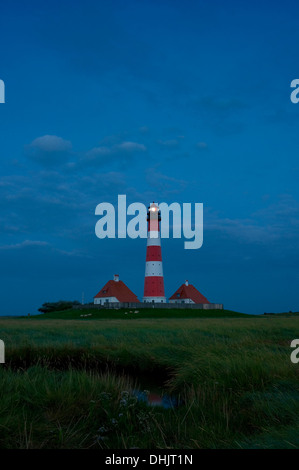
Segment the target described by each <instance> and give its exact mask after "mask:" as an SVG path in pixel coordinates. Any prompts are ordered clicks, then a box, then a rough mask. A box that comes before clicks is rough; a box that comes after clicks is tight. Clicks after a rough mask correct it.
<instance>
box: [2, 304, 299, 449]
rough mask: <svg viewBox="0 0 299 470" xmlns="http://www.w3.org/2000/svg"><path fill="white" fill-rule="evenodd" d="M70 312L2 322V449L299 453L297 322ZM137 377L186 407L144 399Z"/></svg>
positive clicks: (291, 320) (276, 319) (289, 318)
mask: <svg viewBox="0 0 299 470" xmlns="http://www.w3.org/2000/svg"><path fill="white" fill-rule="evenodd" d="M116 313H117V314H120V313H122V312H116ZM188 313H189V312H188ZM71 314H72V315H74V312H72V313H70V312H65V313H64V315H65V318H68V321H67V322H66V321H64V320H63V319H59V318H56V319H55V318H53V319H51V320H50V319H47V318H45V317H44V316H43V317H40V318H24V319H5V320H4V319H3V320H0V338H1V339H3V340H4V341H5V344H6V365H5V367H1V369H0V383H1V392H0V394H1V400H0V446H1V447H2V448H3V447H13V448H16V447H17V448H18V447H34V448H37V447H51V448H53V447H62V448H66V447H70V448H74V447H83V448H89V447H108V448H124V447H125V448H130V447H140V448H158V447H160V448H166V447H169V448H219V447H241V448H245V447H257V448H258V447H263V448H264V447H266V448H271V447H282V448H285V447H291V448H293V447H299V438H298V436H299V433H298V430H299V429H298V425H297V422H298V413H299V387H298V372H299V366H298V365H297V364H292V363H291V361H290V352H291V350H290V342H291V340H292V339H294V338H298V337H299V317H291V316H289V317H285V318H276V317H258V318H257V317H243V316H240V318H232V317H230V318H213V317H212V318H211V317H210V318H204V317H198V316H197V317H195V318H192V317H191V318H169V317H168V318H163V317H158V316H155V317H154V318H137V319H136V318H135V317H132V316H131V317H129V318H127V317H124V316H123V317H122V319H121V318H119V319H117V318H115V317H114V316H113V318H112V319H109V320H108V319H107V318H106V319H104V318H100V317H98V318H97V319H93V318H92V317H91V318H90V317H88V318H85V317H84V318H81V317H80V312H76V313H75V314H76V315H78V317H76V319H72V318H70V317H69V315H71ZM60 316H62V317H63V314H60ZM152 316H153V315H152ZM111 317H112V315H110V318H111ZM124 373H125V374H126V375H128V374H129V376H130V377H131V379H130V378H127V377H126V376H124V375H123V374H124ZM134 380H135V381H138V382H140V383H142V384H145V385H147V383H153V384H156V386H157V387H159V386H160V385H161V384H162V383H164V388H166V389H167V390H168V391H169V392H172V393H176V394H179V395H180V397H181V399H182V400H183V404H182V406H180V407H178V408H176V409H170V410H164V409H161V408H149V407H147V406H146V405H145V404H143V403H141V402H136V400H135V399H134V398H133V397H132V396H131V395H130V394H128V393H127V392H129V391H130V390H131V389H132V388H134V387H135V385H134ZM146 388H147V387H146Z"/></svg>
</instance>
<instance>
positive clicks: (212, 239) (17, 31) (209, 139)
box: [0, 0, 299, 315]
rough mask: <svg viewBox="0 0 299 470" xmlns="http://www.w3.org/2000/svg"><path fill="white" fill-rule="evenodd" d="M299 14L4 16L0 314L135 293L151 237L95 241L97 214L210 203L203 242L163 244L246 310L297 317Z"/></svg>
mask: <svg viewBox="0 0 299 470" xmlns="http://www.w3.org/2000/svg"><path fill="white" fill-rule="evenodd" d="M298 18H299V4H298V2H295V1H288V0H287V1H285V2H281V1H263V2H261V1H251V2H248V1H246V2H245V1H239V0H238V1H232V0H228V1H226V2H224V1H213V0H212V1H209V2H208V1H205V2H203V1H188V0H187V1H184V2H183V1H176V0H171V1H170V0H169V1H165V0H159V1H156V0H150V1H144V0H143V1H132V0H126V1H120V0H115V1H113V2H112V1H102V0H98V1H91V0H85V1H74V0H72V1H68V0H64V1H62V0H60V1H57V0H51V2H50V1H44V2H37V1H36V2H35V1H30V0H29V1H26V2H24V1H19V2H18V1H13V0H12V1H10V2H5V4H1V15H0V39H1V48H0V79H2V80H4V82H5V86H6V103H5V104H0V208H1V211H0V237H1V239H0V240H1V245H0V266H1V269H0V275H1V302H0V314H2V315H5V314H26V313H28V312H31V313H34V312H36V309H37V308H38V307H39V306H40V305H41V304H42V303H43V302H45V301H56V300H59V299H78V300H81V296H82V292H84V295H85V300H86V301H91V300H92V297H93V296H94V295H95V294H96V293H97V292H98V290H99V289H100V288H101V287H102V286H103V285H104V284H105V283H106V281H107V280H108V279H111V278H112V276H113V274H114V273H119V274H120V278H121V279H122V280H123V281H124V282H126V283H127V284H128V286H129V287H130V288H131V289H132V290H133V291H134V293H135V294H136V295H137V296H138V297H139V299H141V298H142V294H143V279H144V278H143V276H144V268H145V251H146V241H145V240H143V239H139V240H130V239H115V240H107V239H106V240H99V239H98V238H97V237H96V236H95V224H96V221H97V217H96V216H95V207H96V205H97V204H99V203H101V202H106V201H107V202H110V203H112V204H114V205H115V204H116V203H117V196H118V194H126V195H127V200H128V203H131V202H142V203H144V204H147V205H148V203H149V202H151V201H153V200H155V201H157V202H162V201H163V202H167V203H171V202H178V203H180V204H181V203H183V202H191V203H195V202H201V203H203V205H204V242H203V246H202V248H200V249H199V250H184V243H183V240H172V239H170V240H162V254H163V262H164V275H165V288H166V295H167V297H169V296H170V295H172V294H173V292H174V291H175V290H176V289H177V287H178V286H179V285H180V284H182V282H184V280H185V279H189V282H190V283H192V284H194V285H195V286H196V287H197V288H198V289H199V290H200V291H201V292H202V293H203V295H205V296H206V297H207V298H208V299H209V300H210V301H212V302H221V303H224V306H225V307H226V308H229V309H233V310H238V311H242V312H247V313H263V312H265V311H266V312H271V311H272V312H279V311H289V310H293V311H294V310H299V297H298V284H299V275H298V261H299V238H298V235H299V190H298V179H299V163H298V150H299V139H298V127H299V103H298V105H296V104H293V103H291V101H290V93H291V88H290V83H291V81H292V80H293V79H295V78H299V69H298V44H299V28H298Z"/></svg>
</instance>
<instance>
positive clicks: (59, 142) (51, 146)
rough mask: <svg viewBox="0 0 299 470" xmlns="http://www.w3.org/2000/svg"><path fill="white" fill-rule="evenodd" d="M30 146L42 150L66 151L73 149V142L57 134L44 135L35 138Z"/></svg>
mask: <svg viewBox="0 0 299 470" xmlns="http://www.w3.org/2000/svg"><path fill="white" fill-rule="evenodd" d="M29 147H31V148H35V149H39V150H41V151H42V152H65V151H67V150H71V148H72V143H71V142H70V141H69V140H64V139H62V137H58V136H56V135H44V136H42V137H38V138H37V139H34V140H33V141H32V142H31V144H30V145H29Z"/></svg>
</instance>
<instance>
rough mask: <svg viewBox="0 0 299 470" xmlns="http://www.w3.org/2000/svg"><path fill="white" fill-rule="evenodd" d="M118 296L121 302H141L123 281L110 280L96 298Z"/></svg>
mask: <svg viewBox="0 0 299 470" xmlns="http://www.w3.org/2000/svg"><path fill="white" fill-rule="evenodd" d="M105 297H116V298H117V300H118V301H119V302H139V300H138V298H137V297H136V295H135V294H133V292H132V291H131V290H130V289H129V288H128V287H127V286H126V284H125V283H124V282H123V281H108V282H107V284H105V285H104V287H103V288H102V289H101V290H100V292H98V293H97V295H95V297H94V298H105Z"/></svg>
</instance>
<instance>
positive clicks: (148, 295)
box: [143, 202, 166, 303]
mask: <svg viewBox="0 0 299 470" xmlns="http://www.w3.org/2000/svg"><path fill="white" fill-rule="evenodd" d="M147 220H148V229H147V248H146V263H145V279H144V296H143V302H164V303H165V302H166V297H165V293H164V278H163V266H162V255H161V238H160V220H161V214H160V211H159V206H158V204H155V203H154V202H153V203H152V204H151V205H150V206H149V208H148V213H147Z"/></svg>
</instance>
